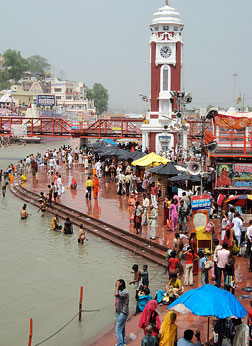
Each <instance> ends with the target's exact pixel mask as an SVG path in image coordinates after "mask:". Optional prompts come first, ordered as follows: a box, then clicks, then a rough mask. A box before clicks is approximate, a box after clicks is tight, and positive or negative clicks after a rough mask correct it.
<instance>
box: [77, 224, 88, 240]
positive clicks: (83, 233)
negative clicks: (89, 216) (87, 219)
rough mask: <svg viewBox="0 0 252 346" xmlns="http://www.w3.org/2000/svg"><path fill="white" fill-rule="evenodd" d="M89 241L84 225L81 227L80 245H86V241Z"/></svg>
mask: <svg viewBox="0 0 252 346" xmlns="http://www.w3.org/2000/svg"><path fill="white" fill-rule="evenodd" d="M85 240H86V241H88V238H87V235H86V232H85V231H84V229H83V225H82V224H81V225H80V229H79V233H78V243H79V244H84V241H85Z"/></svg>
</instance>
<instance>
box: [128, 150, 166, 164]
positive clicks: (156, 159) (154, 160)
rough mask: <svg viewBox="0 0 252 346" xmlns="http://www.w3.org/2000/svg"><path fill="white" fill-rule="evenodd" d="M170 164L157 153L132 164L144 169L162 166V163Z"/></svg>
mask: <svg viewBox="0 0 252 346" xmlns="http://www.w3.org/2000/svg"><path fill="white" fill-rule="evenodd" d="M168 162H171V161H170V160H167V159H165V158H163V157H162V156H160V155H157V154H156V153H150V154H148V155H146V156H144V157H142V158H140V159H138V160H136V161H133V162H132V163H131V164H132V165H133V166H142V167H144V166H150V165H154V166H157V165H160V164H161V163H163V164H165V163H168Z"/></svg>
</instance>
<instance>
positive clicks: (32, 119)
mask: <svg viewBox="0 0 252 346" xmlns="http://www.w3.org/2000/svg"><path fill="white" fill-rule="evenodd" d="M30 120H31V136H33V118H31V119H30Z"/></svg>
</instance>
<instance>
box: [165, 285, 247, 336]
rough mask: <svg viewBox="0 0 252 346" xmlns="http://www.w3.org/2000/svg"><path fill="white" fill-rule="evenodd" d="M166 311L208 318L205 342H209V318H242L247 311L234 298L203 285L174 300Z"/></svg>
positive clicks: (224, 292)
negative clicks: (190, 313)
mask: <svg viewBox="0 0 252 346" xmlns="http://www.w3.org/2000/svg"><path fill="white" fill-rule="evenodd" d="M168 309H170V310H175V311H177V312H182V313H184V314H186V313H189V312H192V313H193V314H194V315H197V316H207V317H208V328H207V340H208V341H209V317H210V316H215V317H218V318H228V317H237V318H243V317H244V316H246V315H247V311H246V310H245V309H244V307H243V306H242V304H241V303H240V302H239V300H238V299H236V298H235V296H234V295H233V294H232V293H230V292H228V291H225V290H222V289H221V288H217V287H216V286H213V285H209V284H208V285H204V286H201V287H199V288H195V289H193V290H189V291H187V292H186V293H184V294H182V296H181V297H179V298H178V299H176V300H175V301H174V302H173V303H172V304H171V305H169V307H168Z"/></svg>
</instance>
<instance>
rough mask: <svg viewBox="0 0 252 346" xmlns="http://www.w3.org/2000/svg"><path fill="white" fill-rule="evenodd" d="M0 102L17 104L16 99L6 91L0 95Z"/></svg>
mask: <svg viewBox="0 0 252 346" xmlns="http://www.w3.org/2000/svg"><path fill="white" fill-rule="evenodd" d="M0 103H13V104H15V105H18V101H17V100H15V99H14V98H13V97H12V96H11V95H10V93H9V91H7V92H6V93H5V94H4V95H3V96H1V97H0Z"/></svg>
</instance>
